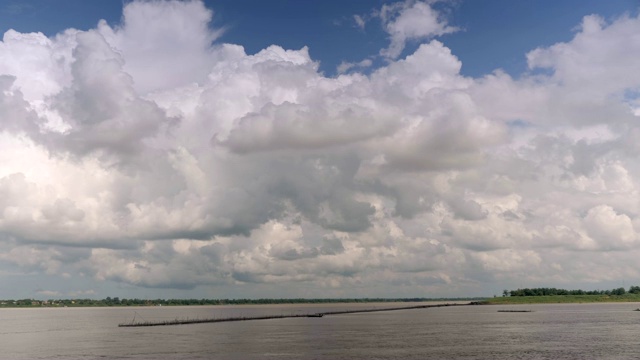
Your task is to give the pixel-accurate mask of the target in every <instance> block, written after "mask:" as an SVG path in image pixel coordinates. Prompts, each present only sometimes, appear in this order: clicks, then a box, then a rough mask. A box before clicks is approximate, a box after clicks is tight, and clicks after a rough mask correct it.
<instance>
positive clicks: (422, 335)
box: [0, 303, 640, 359]
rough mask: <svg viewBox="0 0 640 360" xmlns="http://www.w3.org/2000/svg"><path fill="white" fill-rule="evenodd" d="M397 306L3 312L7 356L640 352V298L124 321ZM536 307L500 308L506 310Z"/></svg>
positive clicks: (601, 355) (627, 355) (0, 337)
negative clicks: (183, 321)
mask: <svg viewBox="0 0 640 360" xmlns="http://www.w3.org/2000/svg"><path fill="white" fill-rule="evenodd" d="M375 306H377V307H393V306H397V304H346V305H335V304H332V305H320V306H319V305H264V306H216V307H146V308H145V307H139V308H63V309H50V308H45V309H2V310H0V324H1V326H0V349H1V350H0V351H1V352H2V356H0V357H1V358H3V359H5V358H6V359H38V358H39V359H48V358H60V359H95V358H106V359H121V358H127V359H212V358H213V359H258V358H260V359H265V358H267V359H269V358H271V359H282V358H285V359H287V358H288V359H637V358H640V312H633V311H632V310H633V309H635V308H638V304H637V303H626V304H562V305H519V306H508V307H505V306H464V307H447V308H430V309H418V310H402V311H393V312H379V313H362V314H350V315H334V316H326V317H323V318H290V319H276V320H259V321H249V322H237V323H212V324H196V325H181V326H168V327H152V328H118V327H117V324H118V323H122V322H129V321H131V320H132V319H133V317H134V316H135V317H136V319H137V320H147V321H156V320H174V319H176V318H178V319H179V318H211V317H227V316H256V315H282V314H296V313H303V314H306V313H316V312H324V311H332V310H337V309H344V308H371V307H375ZM505 308H508V309H526V310H533V312H530V313H499V312H497V310H500V309H505Z"/></svg>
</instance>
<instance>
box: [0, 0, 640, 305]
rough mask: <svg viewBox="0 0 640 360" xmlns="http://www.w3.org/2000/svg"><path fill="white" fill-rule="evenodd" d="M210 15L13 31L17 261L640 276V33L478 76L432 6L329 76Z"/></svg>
mask: <svg viewBox="0 0 640 360" xmlns="http://www.w3.org/2000/svg"><path fill="white" fill-rule="evenodd" d="M211 16H212V12H211V11H210V10H207V9H206V8H205V7H204V5H203V3H202V2H199V1H187V2H177V1H169V2H148V1H144V2H132V3H129V4H127V5H126V7H125V14H124V22H123V24H122V26H119V27H111V26H109V25H107V24H106V23H101V24H99V26H98V28H97V29H92V30H88V31H76V30H69V31H67V32H63V33H61V34H60V35H57V36H55V37H51V38H47V37H45V36H44V35H42V34H37V33H36V34H20V33H17V32H15V31H11V32H8V33H6V34H5V36H4V40H3V42H1V43H0V53H1V54H2V56H0V113H1V114H2V119H0V148H1V149H2V151H0V164H2V166H0V262H1V263H2V264H3V266H6V267H8V268H11V269H17V270H19V271H21V272H23V273H30V274H48V275H49V276H60V277H68V276H70V275H69V274H79V275H78V276H84V277H89V278H92V279H95V280H97V281H101V282H114V283H117V284H121V283H124V284H128V285H131V286H132V288H135V287H152V288H161V289H165V288H176V289H185V291H193V292H196V291H200V289H202V288H204V289H211V288H214V289H219V288H222V289H225V291H231V292H232V291H236V290H237V289H255V290H252V291H255V293H252V294H254V295H256V296H281V295H282V294H287V295H290V296H300V294H303V295H305V296H320V295H322V296H331V295H335V296H359V295H362V296H369V295H372V296H401V295H403V294H407V295H409V296H415V294H416V292H423V293H425V294H429V295H432V294H433V295H434V296H435V295H436V294H442V295H469V294H474V293H473V292H474V291H482V290H481V289H482V288H483V287H487V286H488V287H496V286H497V287H499V288H503V287H505V286H510V285H514V286H520V285H521V284H529V283H530V284H532V285H535V284H541V285H542V283H543V282H545V281H548V280H549V279H552V281H554V282H556V283H557V284H558V286H561V284H562V283H563V282H564V283H567V282H572V281H574V282H597V281H611V279H615V278H616V276H618V275H620V274H626V275H625V276H626V278H628V279H630V278H631V277H633V276H639V275H638V272H637V270H634V269H635V268H634V266H635V262H636V260H635V259H636V258H637V256H638V255H640V244H639V243H638V235H637V229H638V228H639V227H638V226H640V207H639V206H638V203H637V201H636V199H637V194H638V185H639V184H638V178H639V176H640V163H638V160H637V159H638V153H639V152H640V148H639V147H638V145H637V137H638V134H640V127H638V125H637V116H635V115H634V114H633V112H632V108H633V107H632V106H633V104H634V101H636V102H637V99H633V94H635V92H634V91H637V89H638V88H639V87H640V78H638V77H637V76H635V75H634V74H635V73H640V72H638V71H636V64H635V63H634V62H633V61H631V60H629V57H626V56H622V55H621V54H635V53H639V54H640V48H639V46H638V42H637V41H635V40H634V39H635V38H636V35H635V34H636V33H637V32H636V31H634V30H635V29H636V28H637V27H638V24H639V23H640V19H638V18H630V17H623V18H620V19H617V20H615V21H613V22H611V23H610V24H607V23H604V22H603V21H602V20H598V19H597V18H594V17H587V18H585V20H584V22H583V26H582V28H581V29H580V30H579V31H578V32H577V33H576V35H575V37H574V39H572V40H571V41H568V42H566V43H561V44H556V45H553V46H551V47H549V48H540V49H535V50H534V51H532V52H530V53H529V55H528V59H529V64H530V66H531V68H532V69H535V68H538V67H545V68H549V69H550V70H551V71H550V72H549V74H550V75H539V74H536V73H535V72H531V73H529V74H524V75H523V76H521V77H520V78H512V77H510V76H508V75H506V74H504V73H500V72H496V73H494V74H490V75H487V76H485V77H483V78H479V79H473V78H467V77H464V76H462V75H460V69H461V67H462V63H461V61H460V60H459V59H458V58H457V57H456V56H455V55H454V54H452V52H451V50H450V49H448V48H447V47H446V44H445V43H443V42H440V41H436V40H431V38H432V37H434V36H437V35H441V34H444V33H447V32H451V31H453V30H454V29H453V28H451V27H449V26H448V25H447V23H446V21H445V20H443V19H442V18H441V16H440V14H438V13H437V12H436V11H435V10H434V9H433V8H432V7H431V6H430V4H429V3H424V2H406V3H398V4H396V5H391V6H386V7H384V8H383V11H382V12H381V13H380V16H381V18H382V19H383V21H384V24H385V26H386V29H387V31H388V32H389V34H390V36H391V46H390V47H389V48H388V49H385V50H383V53H384V54H386V56H388V60H389V62H388V63H387V64H385V65H384V66H381V67H377V68H373V64H372V62H371V61H366V60H365V61H364V62H361V63H359V64H346V63H345V64H344V66H343V70H344V71H343V73H342V74H341V75H339V76H336V77H326V76H324V75H323V74H322V73H321V72H319V71H318V63H317V61H315V60H314V59H313V58H312V57H311V56H310V53H309V49H307V48H306V47H303V48H301V49H298V50H287V49H284V48H282V47H280V46H277V45H273V46H270V47H268V48H266V49H264V50H262V51H259V52H258V53H256V54H254V55H247V54H246V53H245V51H244V49H243V48H242V47H241V46H239V45H233V44H220V43H212V41H216V39H217V36H218V35H219V32H217V31H215V30H210V28H209V22H210V20H211ZM143 25H146V26H143ZM178 27H181V28H182V31H180V32H176V31H174V29H176V28H178ZM414 40H415V41H424V42H423V43H421V44H419V46H418V47H417V49H416V50H415V51H413V53H411V54H408V55H406V56H403V57H401V58H399V59H396V58H397V57H400V54H401V53H402V49H403V48H404V45H405V43H406V42H407V41H414ZM425 40H426V41H425ZM141 44H145V45H146V46H141ZM602 46H606V48H607V51H606V52H605V53H602V51H601V48H602ZM167 48H170V49H172V50H171V51H167ZM608 54H614V55H612V56H610V55H608ZM615 54H617V55H615ZM571 64H575V66H571ZM364 68H368V69H367V71H366V74H363V73H360V72H359V71H360V70H362V69H364ZM625 73H627V75H626V76H625V75H624V74H625ZM600 84H602V86H600ZM603 254H604V255H603ZM584 263H588V264H592V263H593V266H592V267H585V266H583V265H582V264H584ZM264 284H269V287H266V286H264ZM47 288H48V289H49V287H47ZM379 289H388V291H387V292H386V293H384V294H380V293H379V291H380V290H379ZM416 289H417V290H416ZM47 291H57V292H59V293H60V294H67V293H69V292H68V291H66V290H64V289H52V290H47ZM259 291H266V293H260V294H262V295H260V294H259V293H258V292H259ZM269 291H271V292H269ZM248 292H249V293H251V291H248ZM79 294H80V293H79ZM87 294H88V295H91V294H92V293H87ZM483 294H484V293H483Z"/></svg>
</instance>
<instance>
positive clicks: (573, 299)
mask: <svg viewBox="0 0 640 360" xmlns="http://www.w3.org/2000/svg"><path fill="white" fill-rule="evenodd" d="M619 302H640V294H624V295H549V296H505V297H495V298H490V299H486V300H484V301H481V302H480V303H481V304H482V305H517V304H581V303H619Z"/></svg>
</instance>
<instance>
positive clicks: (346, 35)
mask: <svg viewBox="0 0 640 360" xmlns="http://www.w3.org/2000/svg"><path fill="white" fill-rule="evenodd" d="M124 3H126V1H124ZM205 3H206V4H207V6H208V7H209V8H211V9H213V11H214V21H213V26H214V27H224V28H226V29H227V30H226V32H225V34H224V36H222V37H221V38H220V39H219V41H221V42H229V43H234V44H240V45H243V46H244V47H245V49H246V51H247V52H248V53H250V54H251V53H256V52H258V51H260V50H262V49H264V48H266V47H267V46H269V45H273V44H277V45H280V46H283V47H285V48H288V49H299V48H301V47H302V46H308V47H309V48H310V53H311V56H312V58H313V59H314V60H318V61H320V63H321V70H322V71H324V72H325V73H327V74H328V75H333V74H335V70H336V67H337V66H338V64H340V63H341V62H342V61H349V62H357V61H360V60H362V59H364V58H366V57H368V56H374V55H376V54H377V52H378V50H379V49H380V48H382V47H384V45H385V43H386V42H387V34H386V33H385V32H384V31H383V29H382V27H381V24H380V21H378V20H376V19H372V20H371V21H370V22H369V23H368V24H367V25H366V27H365V29H364V30H362V29H359V28H358V27H356V25H355V22H354V20H353V15H361V16H366V15H368V14H371V12H372V11H374V10H376V9H379V8H380V6H381V5H382V4H384V3H387V2H385V1H382V0H375V1H336V0H326V1H315V0H296V1H291V0H273V1H262V0H241V1H236V0H206V1H205ZM122 6H123V1H122V0H103V1H84V0H56V1H53V0H25V1H22V0H21V1H15V0H2V1H0V32H4V31H6V30H8V29H10V28H13V29H15V30H18V31H20V32H31V31H41V32H43V33H45V34H46V35H48V36H51V35H54V34H55V33H57V32H59V31H62V30H64V29H67V28H69V27H74V28H77V29H81V30H87V29H90V28H93V27H95V25H96V24H97V22H98V21H99V20H100V19H105V20H106V21H107V22H108V23H109V24H111V25H116V24H118V23H119V22H120V20H121V14H122ZM435 7H436V8H442V9H445V12H444V15H443V16H446V17H447V18H448V19H449V22H450V24H451V25H453V26H456V27H459V28H460V29H461V31H459V32H456V33H453V34H447V35H445V36H443V37H442V38H441V39H440V40H441V41H443V42H444V43H445V45H447V47H449V48H450V49H451V50H452V51H453V54H454V55H456V56H457V57H459V58H460V60H462V62H463V67H462V73H463V74H465V75H468V76H474V77H478V76H482V75H484V74H487V73H490V72H492V71H493V70H495V69H498V68H500V69H503V70H505V71H506V72H508V73H509V74H511V75H513V76H517V75H519V74H520V73H522V72H524V71H526V70H527V69H526V59H525V57H524V54H525V53H527V52H528V51H530V50H533V49H535V48H536V47H541V46H543V47H544V46H549V45H552V44H554V43H556V42H561V41H566V40H569V39H570V38H571V37H572V36H573V34H574V31H575V29H576V26H578V24H579V23H580V21H581V19H582V17H584V16H586V15H590V14H599V15H601V16H602V17H604V18H605V19H613V18H616V17H619V16H621V15H622V14H625V13H628V14H631V15H633V14H637V12H638V9H639V8H640V1H638V0H610V1H600V0H580V1H578V0H559V1H558V0H537V1H524V0H487V1H469V0H466V1H465V0H456V1H445V2H442V3H437V4H436V5H435ZM417 45H418V42H413V43H410V44H409V46H407V48H406V49H405V52H404V53H405V54H407V53H410V52H412V50H415V48H416V47H417Z"/></svg>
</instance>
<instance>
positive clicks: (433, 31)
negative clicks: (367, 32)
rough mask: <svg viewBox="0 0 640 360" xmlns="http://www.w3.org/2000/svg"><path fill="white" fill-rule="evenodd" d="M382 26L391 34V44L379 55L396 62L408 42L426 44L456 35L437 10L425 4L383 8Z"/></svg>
mask: <svg viewBox="0 0 640 360" xmlns="http://www.w3.org/2000/svg"><path fill="white" fill-rule="evenodd" d="M379 16H380V19H381V20H382V26H383V27H384V29H385V31H386V32H387V33H389V37H390V40H391V44H389V47H388V48H386V49H383V50H381V51H380V54H381V55H383V56H384V57H387V58H389V59H396V58H398V56H400V54H401V53H402V50H404V47H405V45H406V42H407V41H409V40H423V39H428V38H430V37H434V36H439V35H444V34H448V33H452V32H455V31H457V28H455V27H452V26H449V25H448V24H447V21H446V20H445V19H444V18H443V16H442V14H440V13H439V12H438V11H437V10H435V9H433V8H432V7H431V5H430V4H429V3H427V2H423V1H405V2H398V3H394V4H392V5H383V6H382V9H381V10H380V13H379Z"/></svg>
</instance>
